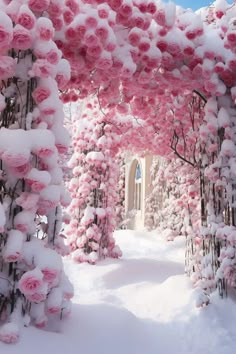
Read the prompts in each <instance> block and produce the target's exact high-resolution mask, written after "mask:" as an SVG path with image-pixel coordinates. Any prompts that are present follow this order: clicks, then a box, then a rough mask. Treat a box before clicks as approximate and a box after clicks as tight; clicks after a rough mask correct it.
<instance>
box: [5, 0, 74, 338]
mask: <svg viewBox="0 0 236 354" xmlns="http://www.w3.org/2000/svg"><path fill="white" fill-rule="evenodd" d="M63 6H65V5H63V1H53V0H40V1H39V0H26V1H21V0H13V1H1V4H0V79H1V84H0V122H1V129H0V160H1V186H2V187H1V205H0V232H1V238H0V239H1V241H0V261H1V264H2V266H1V272H2V273H1V275H2V276H3V279H7V280H8V282H7V283H6V285H4V287H3V289H2V288H1V299H0V316H1V327H0V340H2V341H4V342H6V343H13V342H15V341H17V339H18V337H19V332H20V328H21V326H23V318H22V311H23V312H24V313H25V314H27V315H28V316H29V318H30V321H31V322H32V323H33V324H35V325H36V326H37V327H41V328H42V327H45V326H46V324H47V320H48V316H49V315H51V314H57V318H58V320H59V319H60V317H61V315H63V314H68V313H69V311H70V298H71V297H72V296H73V288H72V286H71V284H70V282H69V280H68V279H67V277H66V275H65V274H64V270H63V265H62V260H61V255H65V254H68V252H69V248H68V247H67V246H66V245H65V244H64V237H63V234H62V233H61V228H62V207H67V206H68V205H69V203H70V198H69V195H68V192H67V191H66V189H65V186H64V183H63V172H62V169H61V167H60V165H59V160H60V155H61V154H62V153H64V152H65V151H66V150H67V148H68V146H69V135H68V133H67V131H66V129H65V128H64V126H63V119H64V113H63V104H62V103H61V101H60V99H59V92H58V91H59V89H62V88H63V87H64V86H65V85H66V84H67V82H68V81H69V79H70V65H69V63H68V61H67V60H66V59H64V58H62V52H61V50H60V49H59V48H58V46H57V44H56V43H55V27H54V24H53V21H52V19H51V14H52V13H55V11H56V10H57V9H59V8H60V7H63ZM52 18H53V16H52ZM36 307H37V308H40V310H37V311H36V310H35V309H34V310H33V308H36Z"/></svg>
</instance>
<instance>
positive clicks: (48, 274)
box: [41, 267, 59, 282]
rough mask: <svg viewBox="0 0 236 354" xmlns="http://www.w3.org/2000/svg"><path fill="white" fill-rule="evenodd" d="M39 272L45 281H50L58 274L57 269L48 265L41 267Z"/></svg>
mask: <svg viewBox="0 0 236 354" xmlns="http://www.w3.org/2000/svg"><path fill="white" fill-rule="evenodd" d="M41 272H42V273H43V280H44V281H46V282H52V281H53V280H55V279H56V278H57V277H58V275H59V271H58V270H57V269H52V268H48V267H45V268H42V269H41Z"/></svg>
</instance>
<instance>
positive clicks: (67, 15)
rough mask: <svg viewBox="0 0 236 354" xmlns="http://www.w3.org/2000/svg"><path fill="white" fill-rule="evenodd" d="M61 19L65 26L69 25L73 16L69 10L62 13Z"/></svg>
mask: <svg viewBox="0 0 236 354" xmlns="http://www.w3.org/2000/svg"><path fill="white" fill-rule="evenodd" d="M63 19H64V22H65V24H66V25H69V24H70V23H71V22H72V21H73V19H74V14H73V12H72V11H70V10H69V9H68V10H66V11H64V13H63Z"/></svg>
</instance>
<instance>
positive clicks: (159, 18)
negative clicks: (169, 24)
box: [154, 9, 166, 26]
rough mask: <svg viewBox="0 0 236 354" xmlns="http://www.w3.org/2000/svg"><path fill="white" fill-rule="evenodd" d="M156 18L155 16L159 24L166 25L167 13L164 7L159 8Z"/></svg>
mask: <svg viewBox="0 0 236 354" xmlns="http://www.w3.org/2000/svg"><path fill="white" fill-rule="evenodd" d="M154 18H155V20H156V22H157V23H158V25H160V26H165V23H166V14H165V11H164V10H163V9H159V10H157V12H156V13H155V16H154Z"/></svg>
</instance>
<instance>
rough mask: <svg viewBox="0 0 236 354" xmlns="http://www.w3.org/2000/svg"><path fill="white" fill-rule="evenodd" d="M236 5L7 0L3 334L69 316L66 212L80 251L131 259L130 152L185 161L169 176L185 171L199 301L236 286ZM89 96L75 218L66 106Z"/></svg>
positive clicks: (1, 11)
mask: <svg viewBox="0 0 236 354" xmlns="http://www.w3.org/2000/svg"><path fill="white" fill-rule="evenodd" d="M235 7H236V5H235V2H234V3H233V4H228V3H227V2H226V1H225V0H216V1H215V2H214V3H213V5H212V6H210V7H207V8H205V9H202V10H201V11H198V12H196V13H195V12H193V11H191V10H190V9H188V10H185V9H182V8H181V7H178V6H176V5H175V4H174V3H172V2H169V3H164V2H162V1H159V0H158V1H154V0H108V1H103V0H88V1H87V0H83V1H82V0H1V1H0V20H1V21H0V47H1V49H0V78H1V84H0V89H1V95H0V112H1V117H0V124H1V129H0V158H1V181H0V182H1V189H0V191H1V194H0V202H1V203H0V231H1V234H0V235H1V236H0V261H1V273H0V274H1V276H0V314H1V321H2V322H3V326H2V327H1V329H0V339H1V340H3V341H5V342H15V341H16V340H17V339H18V336H19V326H20V325H19V324H20V323H21V324H22V321H23V322H24V320H25V318H26V317H27V316H28V319H27V321H26V322H30V321H31V322H33V323H34V324H35V325H36V326H38V327H43V326H45V325H46V322H47V318H48V317H49V316H50V315H52V314H57V316H58V318H59V317H61V315H62V314H67V313H68V312H69V309H70V301H69V299H70V298H71V297H72V295H73V290H72V286H71V284H70V283H69V281H68V279H67V277H66V276H65V274H64V271H63V266H62V262H61V257H60V255H65V254H67V253H68V252H69V248H68V247H67V246H65V245H64V242H63V239H64V238H65V235H64V234H62V233H61V228H62V221H64V222H68V223H69V226H68V229H67V232H69V245H70V246H71V247H72V249H73V252H76V253H75V254H74V255H77V258H78V259H79V260H80V259H82V258H83V259H82V260H84V259H85V260H86V261H87V260H89V261H91V262H92V263H94V262H95V261H96V260H97V259H99V257H104V256H107V255H111V256H114V257H118V256H119V255H120V251H119V249H118V248H116V246H115V242H114V239H113V237H112V232H113V230H114V228H115V221H114V220H115V212H114V210H115V206H116V204H117V201H116V193H115V185H116V184H117V173H116V167H115V166H116V163H115V159H116V156H117V153H118V152H119V151H121V150H127V149H128V150H131V151H136V152H141V151H150V152H151V153H153V154H154V155H160V156H165V157H166V158H167V159H168V160H173V161H176V157H178V159H180V160H181V161H182V162H181V164H180V165H178V163H176V164H174V166H171V168H169V172H170V170H172V171H173V172H174V173H175V175H173V174H172V175H171V173H167V172H168V171H167V172H166V175H167V178H168V179H169V180H170V181H171V183H172V184H173V183H174V177H176V175H180V178H179V179H178V183H179V186H180V187H179V189H177V190H174V192H173V193H174V195H175V197H176V198H178V199H179V201H178V203H177V204H178V205H179V206H181V208H182V210H183V211H184V213H183V220H184V222H183V232H185V234H186V237H187V251H188V252H187V254H188V272H189V274H191V275H192V278H193V281H194V282H195V283H196V284H197V285H198V286H200V288H201V289H202V294H203V295H202V304H204V303H207V302H208V294H209V292H210V290H211V289H212V288H214V287H215V286H216V285H218V287H219V289H220V293H221V294H223V293H224V290H225V287H226V285H227V284H228V285H230V286H233V287H234V286H235V282H236V277H235V274H236V273H235V269H236V268H235V240H236V236H235V235H236V225H235V223H236V214H235V213H236V204H235V198H236V197H235V195H236V182H235V178H236V172H235V171H236V167H235V166H236V148H235V144H236V138H235V129H236V128H235V117H236V110H235V99H236V71H235V70H236V59H235V53H236V27H235V26H236V25H235V21H236V17H235ZM85 98H86V99H87V100H88V101H87V105H86V111H85V112H83V114H82V115H81V116H79V117H78V122H79V123H78V124H79V127H75V129H74V132H73V133H74V140H73V141H74V147H75V154H74V155H73V158H72V160H71V166H72V167H73V169H74V170H73V173H74V179H73V180H72V182H71V185H70V188H71V191H72V198H73V200H72V204H71V205H70V209H69V210H70V211H71V214H72V219H71V221H69V218H68V214H64V210H63V208H65V207H67V206H68V205H69V202H70V200H69V196H68V194H67V192H66V190H65V188H64V185H63V171H62V168H61V166H60V164H59V162H60V156H61V155H62V154H63V153H65V152H66V150H67V147H68V144H69V137H68V134H67V132H66V129H65V128H64V126H63V105H62V103H66V102H69V101H73V102H76V101H77V100H82V99H85ZM77 128H78V129H77ZM76 136H77V138H76ZM178 161H179V160H178ZM173 188H174V187H173ZM172 191H173V189H172ZM198 199H199V206H197V203H196V201H197V200H198ZM81 206H83V207H82V211H81V210H80V209H81V208H80V207H81ZM198 208H199V209H198ZM72 211H73V213H72ZM198 212H199V214H200V217H199V218H198V219H196V215H199V214H198ZM78 249H80V250H82V252H79V251H78Z"/></svg>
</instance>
